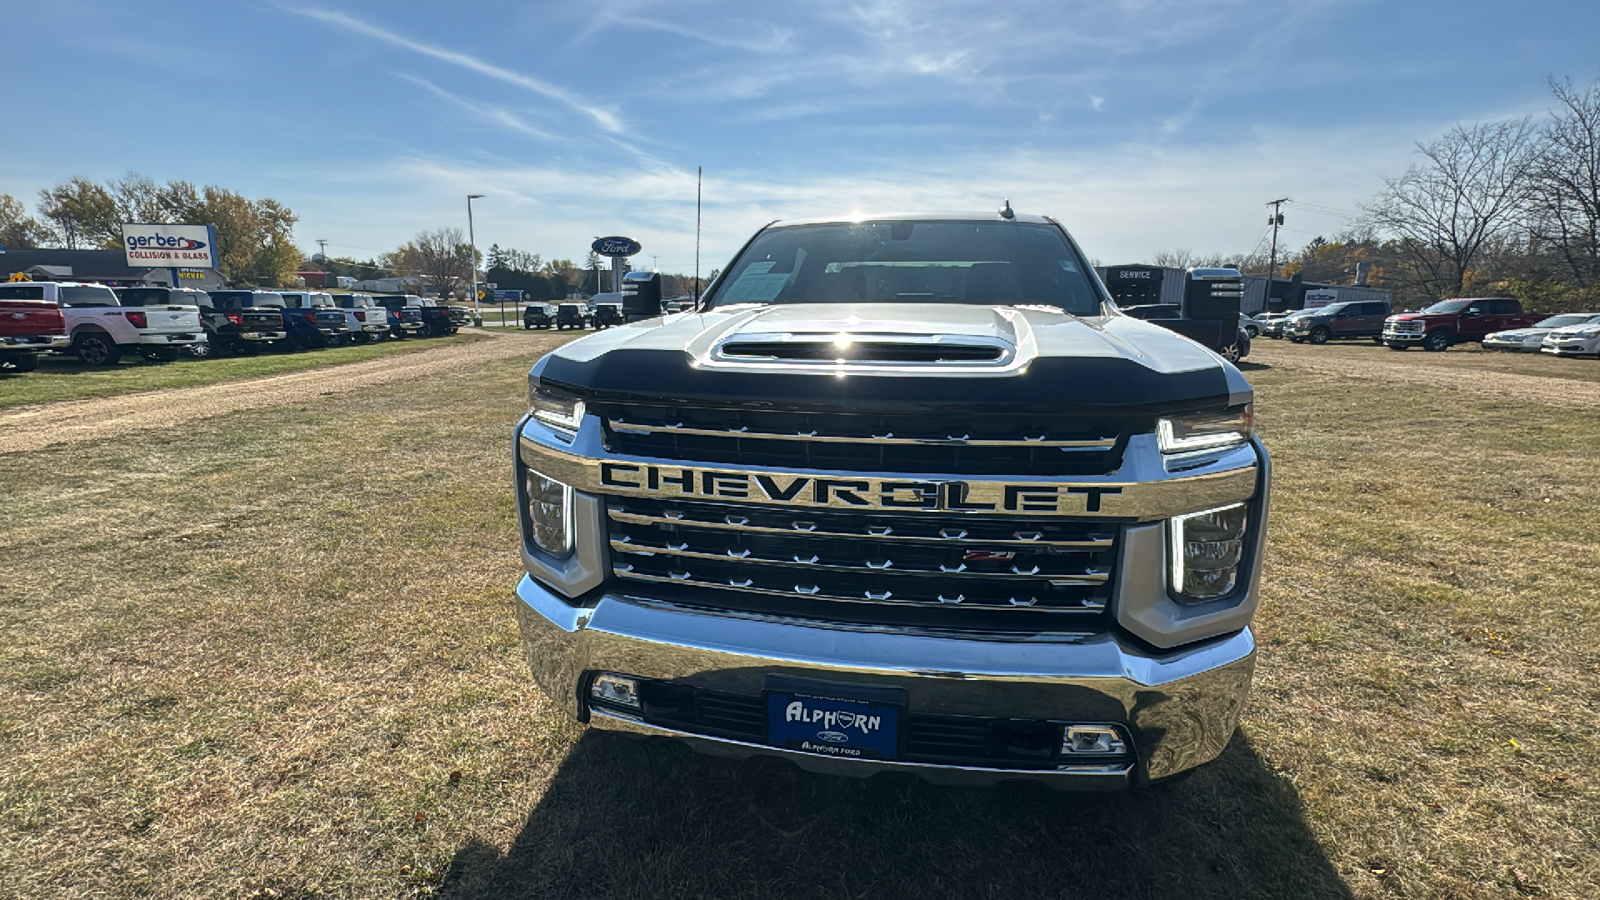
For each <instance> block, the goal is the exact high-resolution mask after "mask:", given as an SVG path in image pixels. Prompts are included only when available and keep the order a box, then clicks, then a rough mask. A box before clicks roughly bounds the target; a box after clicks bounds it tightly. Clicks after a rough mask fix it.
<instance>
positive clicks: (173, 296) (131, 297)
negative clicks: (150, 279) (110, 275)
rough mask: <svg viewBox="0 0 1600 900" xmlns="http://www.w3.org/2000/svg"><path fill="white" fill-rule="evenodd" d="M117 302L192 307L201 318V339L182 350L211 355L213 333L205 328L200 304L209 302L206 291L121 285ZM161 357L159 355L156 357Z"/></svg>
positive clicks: (197, 354) (150, 307) (153, 307)
mask: <svg viewBox="0 0 1600 900" xmlns="http://www.w3.org/2000/svg"><path fill="white" fill-rule="evenodd" d="M114 291H115V293H116V295H117V302H119V303H121V304H122V305H123V307H125V308H126V307H136V308H143V309H171V308H174V307H184V308H187V309H192V310H193V311H194V314H195V318H197V319H200V320H201V322H200V326H201V334H200V337H201V339H200V340H197V341H194V342H193V343H190V344H185V345H184V346H183V350H182V352H184V353H187V354H189V355H190V356H199V357H205V356H210V355H211V349H212V347H211V334H210V332H209V331H207V330H206V328H205V321H204V317H203V316H201V315H200V306H201V304H202V303H205V302H207V300H208V297H207V295H206V292H205V291H200V290H195V289H194V288H171V287H119V288H115V289H114ZM155 358H159V357H155Z"/></svg>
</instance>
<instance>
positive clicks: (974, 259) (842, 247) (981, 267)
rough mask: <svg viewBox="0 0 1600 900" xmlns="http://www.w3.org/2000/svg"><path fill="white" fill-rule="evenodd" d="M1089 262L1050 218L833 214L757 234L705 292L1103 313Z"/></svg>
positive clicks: (732, 299)
mask: <svg viewBox="0 0 1600 900" xmlns="http://www.w3.org/2000/svg"><path fill="white" fill-rule="evenodd" d="M1086 272H1087V264H1086V263H1084V262H1083V260H1082V258H1081V257H1079V256H1078V253H1077V251H1076V250H1075V249H1074V248H1073V247H1072V245H1071V244H1069V243H1068V242H1067V239H1066V236H1065V235H1064V234H1063V233H1062V231H1061V229H1059V228H1057V227H1055V226H1054V225H1044V224H1032V223H1020V222H999V221H995V222H974V221H953V222H952V221H911V220H901V221H887V222H837V223H827V224H819V225H795V226H790V227H780V228H773V229H770V230H768V231H765V232H762V233H761V234H760V235H759V236H757V237H756V239H755V241H753V242H752V243H751V245H750V246H749V248H747V249H746V250H745V251H744V252H743V253H741V254H740V255H739V258H738V259H737V260H735V261H734V264H733V266H732V267H731V268H730V269H729V271H728V273H727V274H726V275H724V276H723V277H722V278H719V279H718V280H717V283H716V285H715V286H714V288H713V290H712V291H711V293H710V294H708V295H707V297H706V305H707V307H708V308H712V307H716V306H730V305H733V304H736V303H962V304H974V305H984V306H991V305H993V306H1019V305H1025V304H1041V305H1049V306H1057V307H1060V308H1062V309H1064V310H1066V311H1067V312H1070V313H1075V314H1078V315H1099V314H1100V312H1101V308H1100V295H1099V293H1098V292H1097V291H1095V290H1094V288H1093V287H1092V285H1091V282H1090V279H1089V276H1088V275H1087V274H1086Z"/></svg>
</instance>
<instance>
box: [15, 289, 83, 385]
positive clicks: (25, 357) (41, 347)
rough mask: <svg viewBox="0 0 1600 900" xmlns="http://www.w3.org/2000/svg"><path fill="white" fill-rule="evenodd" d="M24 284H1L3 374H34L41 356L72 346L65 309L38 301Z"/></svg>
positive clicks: (44, 301)
mask: <svg viewBox="0 0 1600 900" xmlns="http://www.w3.org/2000/svg"><path fill="white" fill-rule="evenodd" d="M26 290H27V288H26V287H25V286H23V285H12V284H0V372H32V371H33V370H34V369H36V368H38V366H39V354H41V353H44V352H46V351H49V350H64V349H66V348H67V346H68V345H70V344H71V343H72V339H71V338H70V337H68V336H67V320H66V318H65V317H64V316H62V314H61V307H60V306H57V305H56V304H55V303H54V302H53V301H50V300H36V299H33V295H32V294H29V293H27V292H26Z"/></svg>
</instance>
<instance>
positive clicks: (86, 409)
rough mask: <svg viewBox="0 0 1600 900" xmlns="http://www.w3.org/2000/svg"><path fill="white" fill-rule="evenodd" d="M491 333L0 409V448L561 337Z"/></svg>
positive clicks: (375, 380) (298, 395) (350, 382)
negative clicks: (282, 371) (245, 374)
mask: <svg viewBox="0 0 1600 900" xmlns="http://www.w3.org/2000/svg"><path fill="white" fill-rule="evenodd" d="M486 333H487V334H492V335H493V336H494V338H495V339H494V340H492V341H473V342H472V343H469V344H460V345H456V346H451V347H440V348H439V349H437V350H423V351H419V352H417V353H407V354H404V355H402V356H388V357H384V358H382V359H373V360H368V361H366V362H359V363H350V364H349V365H343V366H336V367H329V368H321V369H308V370H306V371H303V372H291V373H289V374H286V375H268V376H265V377H262V378H255V379H250V380H247V381H228V382H222V383H219V384H208V385H204V386H201V387H187V388H168V389H166V390H158V391H145V392H141V393H138V394H130V395H128V396H125V397H102V398H99V399H95V400H68V401H63V402H60V403H49V404H45V405H43V406H32V407H25V408H22V409H17V410H12V411H8V412H0V453H19V452H26V451H29V450H38V449H40V448H42V447H48V446H50V445H51V444H67V443H73V442H76V441H88V440H95V439H98V438H103V437H106V436H108V435H121V434H125V433H127V432H130V431H143V430H149V429H156V428H171V427H172V426H174V425H181V424H183V423H185V422H192V421H194V420H196V419H206V418H210V417H212V416H220V415H224V414H226V413H230V412H235V411H238V410H245V409H260V408H263V407H268V406H281V405H286V404H290V403H306V402H309V401H313V400H316V399H317V398H318V397H323V396H328V395H333V394H347V393H350V392H351V391H357V390H364V389H367V388H370V387H373V386H375V385H382V384H393V383H395V382H400V381H413V380H416V379H418V378H427V377H428V376H430V375H438V374H443V373H447V372H453V371H457V370H459V369H461V368H462V367H464V366H470V365H474V364H477V363H481V362H484V361H486V360H495V359H506V358H508V357H513V356H522V355H528V354H533V353H538V352H540V351H542V350H544V349H548V348H549V347H553V346H555V345H556V344H557V343H560V342H559V341H552V340H550V339H549V337H548V336H542V335H541V336H533V335H521V334H508V333H503V332H502V333H494V332H486ZM541 338H543V339H542V340H541Z"/></svg>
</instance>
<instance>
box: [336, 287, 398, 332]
mask: <svg viewBox="0 0 1600 900" xmlns="http://www.w3.org/2000/svg"><path fill="white" fill-rule="evenodd" d="M333 303H334V305H335V306H337V307H339V308H340V309H342V310H344V311H345V312H346V313H348V314H349V315H350V316H352V317H354V318H355V321H356V322H357V323H358V324H359V325H360V326H361V329H360V335H359V336H357V335H352V336H351V340H360V339H362V338H365V339H366V340H367V341H368V342H369V343H374V344H376V343H380V342H382V341H383V340H385V339H386V338H388V337H389V311H388V310H387V309H384V308H383V307H381V306H379V305H378V304H377V303H375V302H373V300H372V295H371V294H334V295H333Z"/></svg>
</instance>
